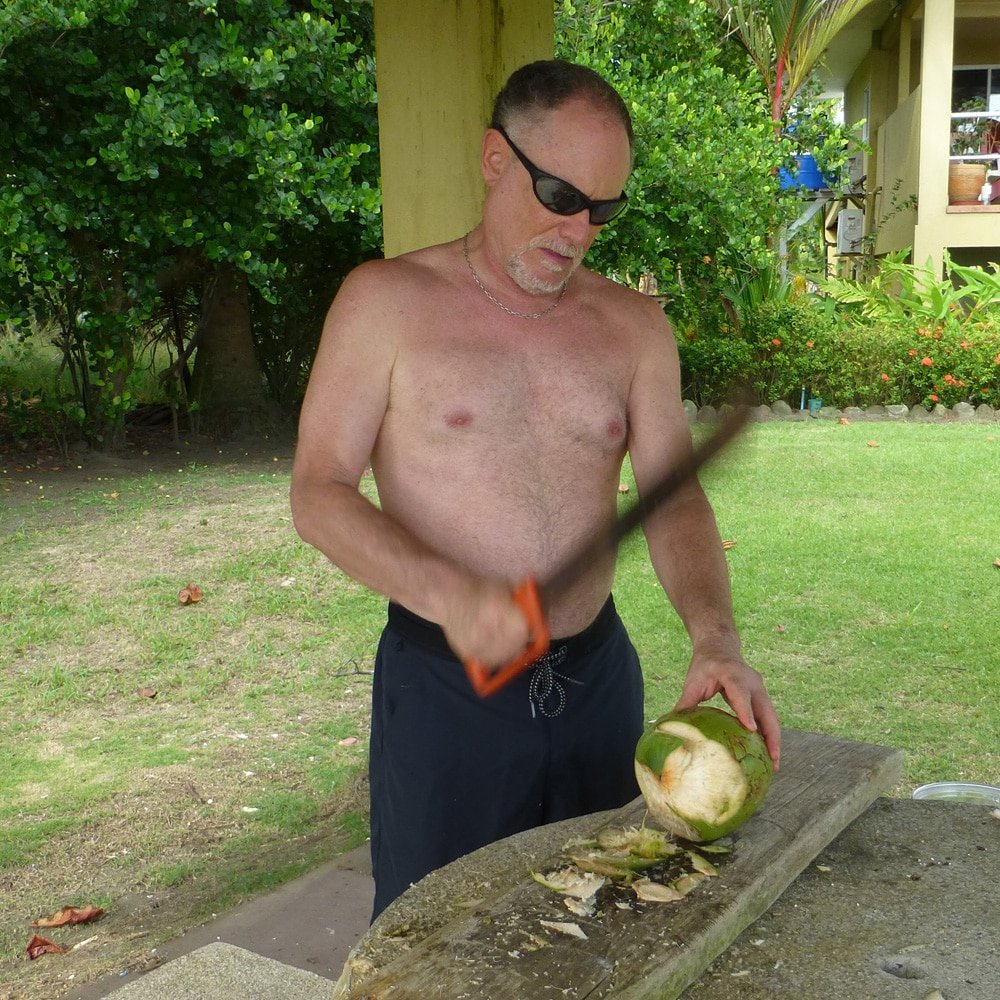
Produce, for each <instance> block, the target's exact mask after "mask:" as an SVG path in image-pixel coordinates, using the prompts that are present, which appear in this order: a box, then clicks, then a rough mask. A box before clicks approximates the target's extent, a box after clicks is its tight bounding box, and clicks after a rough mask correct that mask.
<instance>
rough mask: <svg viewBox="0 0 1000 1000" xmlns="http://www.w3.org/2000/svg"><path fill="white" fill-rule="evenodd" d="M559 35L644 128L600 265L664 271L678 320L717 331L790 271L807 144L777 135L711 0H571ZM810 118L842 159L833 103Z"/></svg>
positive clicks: (595, 253)
mask: <svg viewBox="0 0 1000 1000" xmlns="http://www.w3.org/2000/svg"><path fill="white" fill-rule="evenodd" d="M556 40H557V52H558V53H559V54H560V55H562V56H564V57H566V58H569V59H574V60H577V61H580V62H584V63H586V64H587V65H589V66H592V67H593V68H594V69H596V70H597V71H598V72H600V73H602V74H603V75H604V76H605V77H607V79H609V80H610V81H611V82H612V83H613V84H614V85H615V86H616V87H617V88H618V90H619V91H620V92H621V93H622V95H623V97H624V99H625V101H626V103H627V105H628V106H629V108H630V110H631V113H632V116H633V120H634V123H635V130H636V150H635V160H636V165H635V171H634V173H633V176H632V179H631V180H630V182H629V210H628V211H627V212H625V213H624V214H623V215H622V216H620V217H619V219H617V220H615V222H614V223H612V224H611V225H610V226H608V228H607V231H606V234H605V235H604V236H602V238H601V240H600V241H599V242H598V243H597V244H596V245H595V247H594V249H593V250H592V251H591V260H592V261H593V263H594V264H595V265H596V266H597V267H599V268H601V269H603V270H605V271H607V272H609V273H615V274H617V275H619V276H621V277H624V278H626V279H627V280H629V281H631V282H632V283H635V282H637V281H638V279H639V277H640V276H641V275H643V274H649V275H652V276H653V277H654V278H655V279H656V283H657V286H658V289H659V291H660V293H662V294H664V295H665V296H666V297H667V298H668V300H669V301H668V306H669V310H670V312H671V314H672V315H673V317H674V319H675V320H676V321H678V322H679V324H680V325H682V326H684V325H695V326H699V327H702V328H709V329H711V328H717V327H718V326H719V324H720V323H721V322H723V321H724V319H725V316H724V306H723V303H726V302H728V301H730V300H732V299H733V298H735V297H738V296H739V295H740V293H741V290H742V289H743V288H744V287H745V286H746V285H747V284H748V283H753V282H755V281H757V280H758V279H759V277H760V275H761V274H766V273H767V272H769V271H776V270H777V269H778V266H779V265H778V261H777V260H776V257H775V254H774V251H773V249H772V247H773V244H774V242H775V239H774V238H775V234H776V233H778V232H779V231H780V230H781V229H782V227H784V226H786V225H787V224H788V223H789V222H790V221H791V220H792V219H793V218H794V217H795V216H796V215H797V214H798V212H799V211H800V210H801V203H800V202H799V201H798V199H797V197H796V196H795V195H794V194H793V193H792V192H783V191H782V190H781V188H780V184H779V180H778V171H779V169H780V168H781V167H783V166H788V165H789V164H790V162H791V156H792V154H793V152H794V151H795V148H796V145H795V141H794V140H793V139H792V138H791V137H790V136H789V135H787V134H786V132H785V129H784V128H782V129H779V130H778V132H777V133H776V132H775V129H774V124H773V121H772V118H771V105H770V102H769V95H768V93H767V91H766V88H765V87H764V85H763V82H762V80H761V78H760V76H759V75H758V74H757V72H756V71H755V69H754V65H753V62H752V61H751V59H750V58H749V56H748V55H747V53H746V51H745V50H744V48H743V47H742V46H740V45H738V44H737V43H736V42H734V41H733V40H731V39H729V38H728V37H727V32H726V29H725V25H724V23H723V22H722V20H720V18H719V16H718V12H717V10H716V9H715V5H714V4H713V3H710V2H709V0H626V2H613V3H612V2H603V0H561V2H560V4H559V5H558V17H557V36H556ZM796 110H799V109H796ZM800 118H801V119H802V120H803V122H806V121H807V123H808V129H806V128H803V129H802V131H803V133H806V132H808V133H809V135H810V136H811V137H812V138H817V139H818V137H819V135H820V134H822V135H823V136H824V138H823V140H822V141H823V143H824V145H825V146H828V147H831V148H839V149H840V150H841V151H843V149H844V147H845V139H846V135H847V130H845V129H844V128H843V126H839V125H837V124H836V122H834V120H833V118H832V105H830V104H826V105H823V104H815V103H812V104H810V107H809V111H808V114H807V115H803V114H801V112H800ZM842 160H843V153H842V154H841V162H842ZM826 165H831V166H835V165H836V164H835V163H832V162H831V157H830V156H828V155H825V156H824V166H826Z"/></svg>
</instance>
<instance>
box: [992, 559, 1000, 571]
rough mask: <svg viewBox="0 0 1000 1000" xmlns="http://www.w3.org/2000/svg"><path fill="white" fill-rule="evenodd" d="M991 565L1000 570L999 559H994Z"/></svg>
mask: <svg viewBox="0 0 1000 1000" xmlns="http://www.w3.org/2000/svg"><path fill="white" fill-rule="evenodd" d="M993 565H994V566H996V568H997V569H1000V559H994V560H993Z"/></svg>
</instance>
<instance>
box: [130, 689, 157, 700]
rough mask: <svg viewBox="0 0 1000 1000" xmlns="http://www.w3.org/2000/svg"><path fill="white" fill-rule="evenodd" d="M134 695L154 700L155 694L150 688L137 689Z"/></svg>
mask: <svg viewBox="0 0 1000 1000" xmlns="http://www.w3.org/2000/svg"><path fill="white" fill-rule="evenodd" d="M135 693H136V694H137V695H138V696H139V697H140V698H155V697H156V694H157V692H156V691H154V690H153V689H152V688H138V689H137V690H136V692H135Z"/></svg>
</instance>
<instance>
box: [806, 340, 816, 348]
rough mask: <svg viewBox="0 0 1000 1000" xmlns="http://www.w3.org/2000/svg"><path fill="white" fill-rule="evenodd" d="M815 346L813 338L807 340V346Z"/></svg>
mask: <svg viewBox="0 0 1000 1000" xmlns="http://www.w3.org/2000/svg"><path fill="white" fill-rule="evenodd" d="M815 346H816V345H815V344H814V343H813V342H812V341H811V340H807V341H806V347H815Z"/></svg>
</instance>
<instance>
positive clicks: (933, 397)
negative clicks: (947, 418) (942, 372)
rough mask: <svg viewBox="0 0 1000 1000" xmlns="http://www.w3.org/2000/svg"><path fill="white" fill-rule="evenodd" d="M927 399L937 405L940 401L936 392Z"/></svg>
mask: <svg viewBox="0 0 1000 1000" xmlns="http://www.w3.org/2000/svg"><path fill="white" fill-rule="evenodd" d="M927 398H928V399H929V400H930V401H931V402H932V403H936V402H937V401H938V394H937V393H936V392H932V393H931V394H930V395H929V396H928V397H927Z"/></svg>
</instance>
